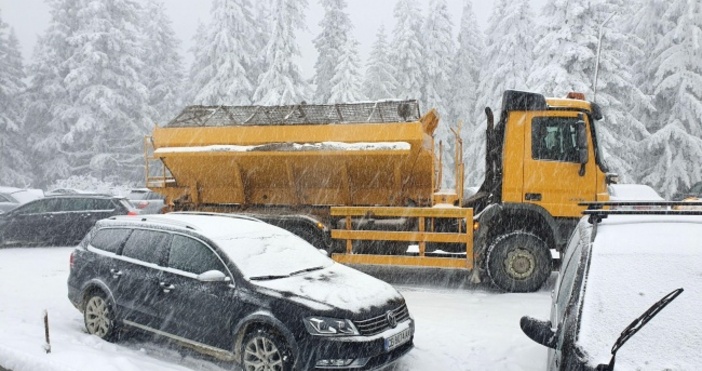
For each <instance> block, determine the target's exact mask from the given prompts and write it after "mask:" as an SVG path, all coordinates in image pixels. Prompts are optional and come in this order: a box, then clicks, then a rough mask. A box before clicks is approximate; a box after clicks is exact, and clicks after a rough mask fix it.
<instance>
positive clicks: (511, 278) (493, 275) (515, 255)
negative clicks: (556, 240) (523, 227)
mask: <svg viewBox="0 0 702 371" xmlns="http://www.w3.org/2000/svg"><path fill="white" fill-rule="evenodd" d="M485 265H486V270H487V274H488V276H489V277H490V280H491V281H492V283H493V284H494V285H495V286H497V287H498V288H499V289H501V290H504V291H507V292H533V291H536V290H538V289H539V288H540V287H541V285H543V284H544V282H546V280H547V279H548V277H549V276H550V275H551V252H550V250H549V249H548V246H547V245H546V243H545V242H544V240H542V239H541V238H539V237H538V236H536V235H535V234H533V233H529V232H526V231H516V232H511V233H507V234H504V235H502V236H500V237H498V238H497V239H496V240H495V241H494V242H493V243H492V244H491V245H490V246H489V247H488V249H487V259H486V263H485Z"/></svg>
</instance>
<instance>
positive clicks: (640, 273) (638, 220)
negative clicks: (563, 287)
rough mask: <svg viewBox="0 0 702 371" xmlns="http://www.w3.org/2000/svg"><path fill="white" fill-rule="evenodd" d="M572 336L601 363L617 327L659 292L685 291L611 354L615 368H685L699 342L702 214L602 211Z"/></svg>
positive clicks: (693, 365)
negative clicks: (604, 216)
mask: <svg viewBox="0 0 702 371" xmlns="http://www.w3.org/2000/svg"><path fill="white" fill-rule="evenodd" d="M592 250H593V252H592V260H591V262H590V271H589V275H588V277H587V278H586V283H585V285H586V289H585V294H584V297H583V309H582V317H581V323H580V334H579V338H578V340H577V343H578V344H579V345H580V346H582V348H583V349H584V350H585V351H586V353H587V356H588V359H589V361H590V363H591V364H592V365H597V364H600V363H608V362H609V359H610V357H611V354H610V350H611V348H612V345H613V344H614V342H615V341H616V339H617V338H618V337H619V335H620V333H621V332H622V331H623V330H624V329H625V328H626V327H627V326H628V325H629V324H630V323H631V322H632V321H633V320H634V319H636V318H637V317H639V316H640V315H641V314H643V312H645V311H646V310H647V309H648V308H649V307H650V306H651V305H653V304H654V303H655V302H657V301H658V300H659V299H660V298H662V297H663V296H664V295H666V294H668V293H669V292H671V291H673V290H675V289H677V288H680V287H682V288H684V289H685V291H684V292H683V293H682V294H681V295H680V296H679V297H678V298H677V299H675V300H674V301H673V302H672V303H671V304H670V305H668V306H667V307H666V308H665V309H663V310H662V311H661V312H660V313H659V314H658V315H657V316H656V317H654V318H653V319H652V320H651V321H650V322H649V323H648V324H647V325H646V326H645V327H644V328H643V329H642V330H641V331H640V332H639V333H637V334H636V335H634V336H633V337H632V338H631V339H630V340H629V341H628V342H627V343H626V344H624V345H623V346H622V348H621V349H620V350H619V351H618V353H617V360H616V368H617V369H623V370H627V369H631V370H634V369H646V370H653V369H657V370H663V369H665V370H692V369H697V368H698V366H699V359H698V358H699V350H700V349H702V321H700V319H699V311H700V309H699V308H700V304H701V303H702V300H701V299H700V298H702V268H700V267H702V217H701V216H609V217H608V218H607V219H605V220H604V221H603V222H602V223H601V224H600V225H599V226H598V230H597V235H596V238H595V241H594V243H593V246H592Z"/></svg>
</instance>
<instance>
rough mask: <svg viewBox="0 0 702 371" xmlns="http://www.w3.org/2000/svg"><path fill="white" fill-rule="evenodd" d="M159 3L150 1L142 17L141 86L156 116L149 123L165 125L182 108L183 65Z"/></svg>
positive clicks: (177, 45) (177, 42)
mask: <svg viewBox="0 0 702 371" xmlns="http://www.w3.org/2000/svg"><path fill="white" fill-rule="evenodd" d="M164 8H165V7H164V4H163V1H161V0H149V1H148V2H147V3H146V5H145V8H144V10H145V12H144V14H143V17H144V33H145V34H146V37H145V38H144V52H145V55H144V72H143V76H144V80H143V81H144V83H145V84H146V88H147V89H148V92H149V105H150V106H151V107H152V108H153V109H154V110H155V112H156V116H155V117H152V118H151V121H152V122H154V123H158V124H161V125H163V124H165V123H167V122H168V121H169V120H170V119H172V118H173V116H174V115H175V114H177V113H178V112H179V111H180V110H181V109H182V102H181V99H182V87H183V63H182V58H181V56H180V53H179V51H178V50H179V48H180V41H179V40H178V39H177V38H176V36H175V32H174V31H173V26H172V22H171V20H170V19H169V18H168V17H167V16H166V13H165V11H164Z"/></svg>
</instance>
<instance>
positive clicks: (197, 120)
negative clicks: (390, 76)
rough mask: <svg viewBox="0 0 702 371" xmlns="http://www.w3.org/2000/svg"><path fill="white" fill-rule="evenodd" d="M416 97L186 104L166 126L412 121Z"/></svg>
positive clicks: (416, 114) (417, 108) (416, 105)
mask: <svg viewBox="0 0 702 371" xmlns="http://www.w3.org/2000/svg"><path fill="white" fill-rule="evenodd" d="M419 117H420V113H419V103H418V102H417V101H416V100H397V101H378V102H361V103H341V104H297V105H289V106H189V107H186V108H185V109H184V110H183V111H182V112H181V113H180V114H179V115H178V116H177V117H176V118H174V119H173V120H171V121H170V122H169V123H168V124H166V127H168V128H178V127H203V126H205V127H218V126H242V125H303V124H318V125H319V124H346V123H390V122H414V121H418V120H419Z"/></svg>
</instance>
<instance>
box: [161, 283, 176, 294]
mask: <svg viewBox="0 0 702 371" xmlns="http://www.w3.org/2000/svg"><path fill="white" fill-rule="evenodd" d="M158 285H159V286H161V289H163V292H165V293H166V294H168V293H169V292H171V290H174V289H175V286H173V285H169V284H167V283H165V282H161V283H159V284H158Z"/></svg>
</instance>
